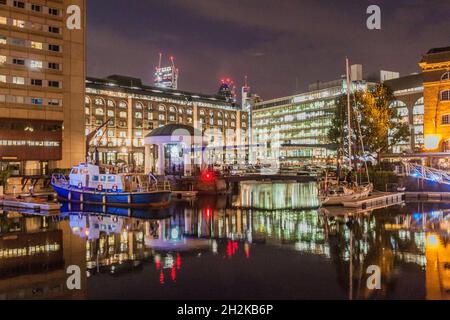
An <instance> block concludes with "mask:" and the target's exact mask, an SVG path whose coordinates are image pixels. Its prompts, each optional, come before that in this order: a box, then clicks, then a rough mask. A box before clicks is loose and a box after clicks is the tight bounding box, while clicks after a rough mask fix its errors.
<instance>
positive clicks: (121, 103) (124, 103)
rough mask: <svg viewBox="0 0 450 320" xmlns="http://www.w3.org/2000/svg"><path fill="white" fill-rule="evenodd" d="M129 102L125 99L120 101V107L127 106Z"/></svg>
mask: <svg viewBox="0 0 450 320" xmlns="http://www.w3.org/2000/svg"><path fill="white" fill-rule="evenodd" d="M127 107H128V104H127V103H126V102H125V101H120V102H119V108H127Z"/></svg>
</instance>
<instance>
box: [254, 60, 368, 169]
mask: <svg viewBox="0 0 450 320" xmlns="http://www.w3.org/2000/svg"><path fill="white" fill-rule="evenodd" d="M352 69H356V70H358V71H359V72H357V73H355V74H359V75H361V74H362V66H360V65H356V66H352ZM359 75H358V76H356V77H354V78H356V80H354V81H353V88H354V89H355V90H360V89H361V90H363V89H365V88H366V87H367V84H368V82H366V81H365V80H362V76H359ZM346 90H347V84H346V80H345V79H344V78H342V79H339V80H335V81H330V82H325V83H323V82H319V83H316V84H312V85H310V86H309V91H308V92H305V93H301V94H298V95H294V96H289V97H283V98H278V99H273V100H268V101H264V102H260V103H257V104H256V105H255V107H254V109H253V113H252V131H253V143H254V144H255V145H257V146H256V147H255V148H254V149H253V153H254V158H255V159H256V162H258V161H259V162H269V163H270V162H273V161H279V163H280V164H281V165H283V164H285V165H287V164H288V165H305V164H311V163H315V164H326V163H327V162H333V161H335V160H336V156H337V146H336V145H334V144H332V143H330V141H329V139H328V131H329V129H330V127H331V125H332V119H333V115H334V112H335V110H336V99H337V98H338V97H339V96H340V95H342V94H344V93H346Z"/></svg>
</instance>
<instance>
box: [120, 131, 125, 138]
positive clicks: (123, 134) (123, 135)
mask: <svg viewBox="0 0 450 320" xmlns="http://www.w3.org/2000/svg"><path fill="white" fill-rule="evenodd" d="M119 137H120V138H122V139H126V138H127V133H126V132H125V131H120V132H119Z"/></svg>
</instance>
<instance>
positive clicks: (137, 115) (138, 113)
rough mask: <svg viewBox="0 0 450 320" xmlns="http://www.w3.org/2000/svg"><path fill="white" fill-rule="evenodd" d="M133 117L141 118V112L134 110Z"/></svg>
mask: <svg viewBox="0 0 450 320" xmlns="http://www.w3.org/2000/svg"><path fill="white" fill-rule="evenodd" d="M134 117H135V118H136V119H142V112H135V113H134Z"/></svg>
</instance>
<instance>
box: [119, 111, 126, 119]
mask: <svg viewBox="0 0 450 320" xmlns="http://www.w3.org/2000/svg"><path fill="white" fill-rule="evenodd" d="M119 117H120V118H126V117H127V113H126V112H125V111H120V113H119Z"/></svg>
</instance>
